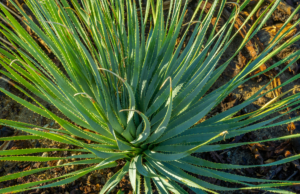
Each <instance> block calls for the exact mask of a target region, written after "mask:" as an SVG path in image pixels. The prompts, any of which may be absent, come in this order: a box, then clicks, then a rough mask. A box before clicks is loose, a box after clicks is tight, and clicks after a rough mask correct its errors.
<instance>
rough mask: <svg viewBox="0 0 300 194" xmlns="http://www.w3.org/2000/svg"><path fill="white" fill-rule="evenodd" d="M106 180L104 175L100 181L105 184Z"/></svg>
mask: <svg viewBox="0 0 300 194" xmlns="http://www.w3.org/2000/svg"><path fill="white" fill-rule="evenodd" d="M105 182H106V181H105V178H103V177H102V178H101V181H100V183H101V185H105Z"/></svg>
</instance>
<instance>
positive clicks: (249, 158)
mask: <svg viewBox="0 0 300 194" xmlns="http://www.w3.org/2000/svg"><path fill="white" fill-rule="evenodd" d="M0 2H2V3H6V0H0ZM197 2H198V0H192V1H191V2H190V3H189V5H188V11H187V14H186V18H185V20H186V21H187V22H188V21H189V18H190V17H191V15H192V14H193V11H194V10H195V7H196V4H197ZM283 2H285V3H287V5H289V6H291V7H294V8H296V7H297V5H299V4H300V0H286V1H283ZM266 5H267V4H264V6H266ZM252 8H253V7H251V6H249V7H247V8H246V10H247V11H248V12H250V11H251V9H252ZM244 14H245V13H244ZM287 17H288V13H285V12H284V11H282V10H277V11H276V12H275V13H274V14H273V16H272V18H271V19H270V20H269V21H268V23H267V25H265V26H264V27H265V28H266V27H272V26H274V25H277V24H280V23H283V22H285V21H286V19H287ZM223 20H224V19H223ZM191 30H192V29H191ZM190 34H191V33H190ZM242 40H243V39H242V37H241V36H239V35H238V36H237V37H236V38H235V40H234V41H233V43H232V45H230V46H229V48H228V49H227V51H226V52H225V53H224V55H223V56H222V58H221V60H220V62H219V63H220V64H222V63H224V62H225V61H226V60H227V59H228V58H229V57H230V56H232V54H233V53H234V52H235V50H234V49H235V48H237V47H238V46H239V44H240V43H241V42H242ZM299 46H300V44H299V43H295V45H292V46H291V47H290V48H289V49H286V50H285V51H283V52H281V53H279V54H278V55H277V56H275V57H274V59H273V60H274V61H275V62H276V61H278V60H280V59H282V58H284V57H286V56H287V55H289V54H291V53H292V52H295V51H296V50H297V49H298V48H299ZM250 59H251V56H250V55H249V54H248V52H247V50H246V49H243V50H242V52H241V53H240V54H239V55H238V56H237V57H235V59H234V60H233V61H231V63H230V65H229V66H228V68H227V69H226V70H225V72H224V73H223V74H222V75H221V77H220V78H219V79H218V80H217V82H216V83H215V85H214V86H213V87H212V90H213V89H216V88H218V87H220V86H222V85H223V84H224V83H226V82H228V81H229V80H230V79H231V78H232V77H233V76H234V74H235V73H236V72H238V71H239V67H242V66H243V65H245V64H247V62H248V61H249V60H250ZM293 67H294V69H291V70H290V71H289V70H287V71H286V72H284V73H283V74H281V76H280V79H281V82H282V83H284V82H285V81H286V80H288V79H290V78H292V77H293V76H295V74H298V73H299V72H298V64H297V63H295V64H294V65H293ZM283 68H284V65H282V66H280V67H279V68H278V69H277V71H280V70H281V69H283ZM0 69H1V70H3V68H1V67H0ZM0 76H3V75H1V73H0ZM269 81H270V79H269V78H268V77H267V76H265V75H263V76H259V77H256V78H255V79H252V80H250V81H248V82H246V83H245V84H244V85H242V86H241V87H239V88H237V89H236V90H234V91H233V92H232V93H231V94H230V96H228V98H226V100H224V102H223V103H222V104H221V105H219V106H218V107H216V108H215V109H214V110H213V111H211V112H210V113H209V114H208V115H207V117H206V118H205V119H207V118H209V117H211V116H214V115H216V114H219V113H220V112H222V111H225V110H227V109H228V108H230V107H232V106H234V105H237V104H238V103H241V102H242V101H244V100H247V99H248V98H249V97H251V96H252V95H253V94H254V93H255V92H257V91H258V90H259V89H260V88H261V87H263V86H264V85H266V84H267V83H268V82H269ZM299 85H300V83H299V81H298V80H296V81H294V82H293V83H291V84H288V85H286V86H285V87H283V88H282V92H285V91H288V90H290V89H293V88H294V91H293V92H299ZM0 87H2V88H5V89H7V90H8V91H10V92H12V93H13V94H16V95H17V96H19V97H21V98H24V99H26V100H28V101H30V99H29V98H27V97H26V96H25V95H24V94H22V93H20V92H19V91H17V90H16V89H15V88H14V87H12V86H10V85H9V84H8V83H7V82H5V81H3V80H0ZM271 88H272V86H271V85H269V86H268V87H267V88H266V89H265V90H264V92H266V91H267V90H270V89H271ZM291 93H292V92H291ZM273 98H274V94H273V93H268V94H266V95H265V96H264V97H263V98H261V99H259V100H258V101H256V102H254V103H253V104H251V105H249V106H247V107H246V108H244V109H243V110H241V111H240V112H239V113H238V114H245V113H247V112H251V111H254V110H257V109H258V108H260V107H261V106H263V105H264V104H265V103H267V102H268V101H270V100H271V99H273ZM39 102H41V103H42V104H43V105H45V106H46V107H47V108H49V109H50V110H51V111H53V112H55V113H57V115H59V116H61V117H62V118H65V116H64V115H62V114H61V113H60V112H59V111H57V110H56V109H55V108H54V106H52V105H51V104H47V103H45V102H43V101H41V100H40V101H39ZM277 114H280V113H277ZM277 114H273V115H271V116H269V117H268V118H271V117H273V116H276V115H277ZM294 114H296V113H294ZM289 116H290V115H286V116H284V117H283V118H281V120H283V119H287V118H289ZM268 118H266V119H268ZM0 119H8V120H15V121H20V122H26V123H31V124H35V125H38V126H49V127H53V128H59V127H60V126H59V125H58V124H56V123H55V122H54V121H52V120H49V119H46V118H44V117H42V116H40V115H38V114H36V113H33V112H32V111H30V110H28V109H27V108H24V107H23V106H21V105H19V104H18V103H16V102H14V101H13V100H11V99H10V98H9V97H8V96H6V95H4V94H3V93H1V92H0ZM277 121H280V120H277ZM295 126H296V130H295V131H294V133H295V132H297V131H298V132H300V131H299V130H300V129H299V128H300V127H299V125H298V123H295ZM291 132H292V131H289V130H288V126H287V125H282V126H279V127H272V128H268V129H264V130H258V131H255V132H252V133H249V134H245V135H244V136H240V137H235V138H233V139H231V140H228V141H226V143H230V142H234V143H237V142H251V141H257V140H262V139H269V138H274V137H280V136H283V135H288V134H290V133H291ZM16 133H19V135H20V134H21V132H20V131H19V132H17V131H15V130H14V129H11V128H8V127H4V126H0V137H6V136H11V135H14V134H16ZM299 141H300V140H297V139H296V140H294V141H290V140H288V141H276V142H269V143H265V144H261V145H252V146H241V147H237V148H232V149H228V150H223V151H217V152H210V153H204V154H201V155H197V154H196V156H199V157H202V158H204V159H206V160H210V161H213V162H218V163H230V164H242V165H250V164H262V163H268V162H271V161H276V160H279V159H282V158H284V157H285V155H286V153H287V151H290V152H291V153H292V154H299V153H300V147H299V146H295V145H297V142H299ZM295 142H296V143H295ZM2 144H3V142H0V146H1V145H2ZM33 147H48V148H49V147H57V148H71V147H70V146H69V145H63V144H58V143H56V142H52V141H49V140H39V141H37V140H36V141H14V142H10V143H9V145H7V147H6V150H9V149H21V148H22V149H24V148H33ZM71 154H74V153H65V152H53V153H50V154H49V156H67V155H71ZM77 154H78V153H77ZM38 155H43V153H40V154H38ZM57 162H65V161H53V162H48V163H28V162H0V176H5V175H7V174H10V173H15V172H20V171H23V170H29V169H35V168H38V167H41V166H53V165H56V164H57ZM119 163H120V165H122V161H119ZM79 168H83V167H82V166H80V167H79ZM118 168H119V167H116V168H112V169H105V170H101V171H97V172H93V173H91V174H88V175H86V176H84V177H82V178H80V179H78V180H76V181H75V182H73V183H71V184H68V185H64V186H61V187H55V188H51V189H40V190H31V191H26V192H22V193H24V194H25V193H26V194H27V193H31V194H40V193H41V194H48V193H49V194H50V193H61V194H79V193H89V194H92V193H98V192H99V191H100V190H101V188H102V187H103V185H104V184H105V182H106V181H107V180H108V179H109V178H110V177H111V176H112V175H113V174H114V173H115V172H117V170H118ZM74 170H76V167H74V166H71V167H64V168H61V169H54V170H51V171H50V172H48V173H39V174H37V175H32V176H27V177H25V178H22V177H20V178H18V179H16V180H12V181H6V182H2V183H0V188H3V187H8V186H12V185H17V184H21V183H26V182H31V181H37V180H40V179H42V178H43V177H49V178H50V177H56V176H61V175H63V174H64V173H66V172H70V171H74ZM228 172H230V173H235V174H239V175H244V176H250V177H258V178H266V179H280V180H287V179H289V180H293V181H298V180H300V173H299V169H298V168H297V165H296V164H294V163H292V162H291V163H287V164H284V165H280V166H275V167H268V168H251V169H243V170H230V171H228ZM199 178H201V179H203V180H206V181H208V182H210V183H213V184H217V185H222V186H228V187H235V186H237V185H233V184H229V183H225V182H222V181H219V180H215V179H209V178H206V177H201V176H199ZM119 189H122V190H123V191H125V193H132V191H131V185H130V182H129V178H128V176H127V175H126V176H125V177H124V178H123V179H122V181H121V182H120V184H119V185H118V186H117V187H116V188H115V189H114V190H113V192H112V193H116V192H117V191H118V190H119ZM286 189H288V190H291V191H294V192H296V193H300V187H299V186H294V187H287V188H286ZM189 193H193V192H192V191H189ZM223 193H230V192H223ZM234 193H266V192H262V191H257V190H251V191H239V192H234Z"/></svg>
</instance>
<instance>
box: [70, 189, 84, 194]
mask: <svg viewBox="0 0 300 194" xmlns="http://www.w3.org/2000/svg"><path fill="white" fill-rule="evenodd" d="M81 193H82V192H81V191H80V190H79V189H74V190H72V191H71V192H70V194H81Z"/></svg>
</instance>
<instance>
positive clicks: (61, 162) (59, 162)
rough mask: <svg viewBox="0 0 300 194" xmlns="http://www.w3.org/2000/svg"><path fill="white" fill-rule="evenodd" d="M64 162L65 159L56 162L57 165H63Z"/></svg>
mask: <svg viewBox="0 0 300 194" xmlns="http://www.w3.org/2000/svg"><path fill="white" fill-rule="evenodd" d="M63 163H64V161H63V160H58V162H57V163H56V166H59V165H62V164H63Z"/></svg>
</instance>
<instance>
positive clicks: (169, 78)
mask: <svg viewBox="0 0 300 194" xmlns="http://www.w3.org/2000/svg"><path fill="white" fill-rule="evenodd" d="M168 80H170V92H172V78H171V77H168V78H167V79H166V80H165V81H164V82H163V84H162V85H161V86H160V88H159V89H162V87H164V85H165V84H166V82H167V81H168Z"/></svg>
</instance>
